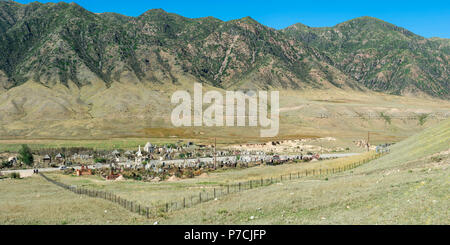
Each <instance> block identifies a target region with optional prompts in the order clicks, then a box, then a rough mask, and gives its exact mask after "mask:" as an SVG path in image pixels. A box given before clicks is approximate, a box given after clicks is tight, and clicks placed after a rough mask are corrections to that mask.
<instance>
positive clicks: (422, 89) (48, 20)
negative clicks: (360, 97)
mask: <svg viewBox="0 0 450 245" xmlns="http://www.w3.org/2000/svg"><path fill="white" fill-rule="evenodd" d="M0 52H1V54H2V55H1V56H0V87H1V90H3V91H5V90H9V89H11V88H13V87H17V86H20V85H22V84H24V83H26V82H28V81H34V82H37V83H40V84H42V85H44V86H46V87H49V88H51V87H53V86H55V85H56V84H62V85H64V86H66V87H68V88H69V87H70V86H71V85H73V86H75V87H78V88H80V87H83V86H85V85H87V84H91V83H92V82H93V81H94V80H97V81H101V82H103V83H104V84H105V85H106V86H107V87H108V86H110V85H111V84H112V83H114V82H117V81H120V82H131V83H143V84H146V83H151V84H174V85H177V83H179V80H180V79H182V80H183V79H184V78H185V79H189V80H193V81H198V82H202V83H207V84H210V85H212V86H214V87H219V88H283V89H302V88H329V87H338V88H343V89H347V88H348V89H356V90H364V89H370V90H375V91H381V92H386V93H392V94H399V95H404V94H424V95H429V96H436V97H441V98H447V99H448V98H449V83H448V81H449V77H450V66H449V57H450V56H449V55H450V40H449V39H439V38H431V39H427V38H424V37H421V36H418V35H416V34H414V33H412V32H410V31H408V30H406V29H403V28H400V27H397V26H395V25H392V24H389V23H386V22H384V21H382V20H378V19H375V18H371V17H361V18H356V19H353V20H350V21H347V22H344V23H341V24H338V25H336V26H334V27H326V28H312V27H308V26H305V25H303V24H295V25H292V26H289V27H287V28H285V29H282V30H275V29H273V28H270V27H267V26H264V25H262V24H260V23H258V22H257V21H255V20H254V19H252V18H251V17H245V18H242V19H237V20H231V21H221V20H219V19H216V18H214V17H205V18H197V19H190V18H185V17H183V16H180V15H177V14H172V13H167V12H165V11H164V10H162V9H153V10H149V11H147V12H145V13H144V14H142V15H140V16H138V17H128V16H123V15H120V14H115V13H102V14H97V13H92V12H89V11H87V10H85V9H83V8H82V7H81V6H79V5H77V4H75V3H70V4H69V3H64V2H60V3H47V4H42V3H38V2H33V3H30V4H26V5H23V4H19V3H16V2H13V1H3V2H0ZM70 84H71V85H70Z"/></svg>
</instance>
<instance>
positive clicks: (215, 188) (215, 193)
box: [214, 188, 216, 198]
mask: <svg viewBox="0 0 450 245" xmlns="http://www.w3.org/2000/svg"><path fill="white" fill-rule="evenodd" d="M214 198H216V188H214Z"/></svg>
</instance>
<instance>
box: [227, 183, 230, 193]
mask: <svg viewBox="0 0 450 245" xmlns="http://www.w3.org/2000/svg"><path fill="white" fill-rule="evenodd" d="M227 194H230V185H227Z"/></svg>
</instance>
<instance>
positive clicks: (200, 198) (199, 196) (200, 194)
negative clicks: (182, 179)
mask: <svg viewBox="0 0 450 245" xmlns="http://www.w3.org/2000/svg"><path fill="white" fill-rule="evenodd" d="M198 198H199V200H200V202H202V193H201V192H200V193H198Z"/></svg>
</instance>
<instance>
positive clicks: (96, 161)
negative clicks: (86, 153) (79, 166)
mask: <svg viewBox="0 0 450 245" xmlns="http://www.w3.org/2000/svg"><path fill="white" fill-rule="evenodd" d="M94 162H95V163H106V159H105V158H101V157H96V158H95V159H94Z"/></svg>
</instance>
